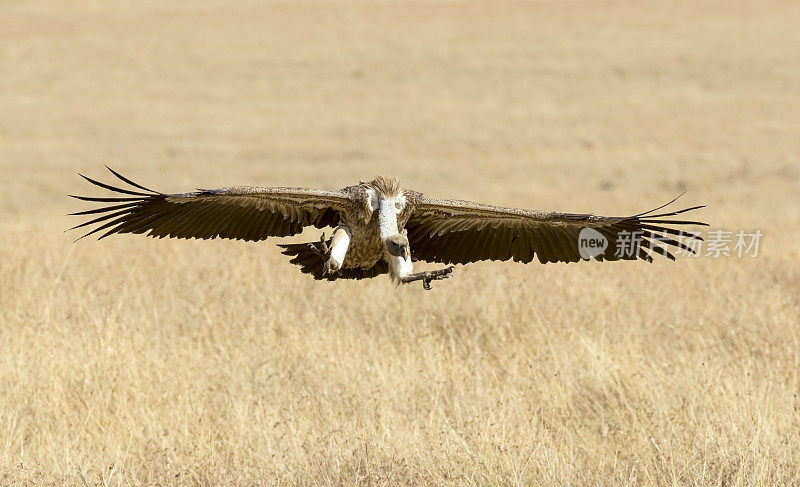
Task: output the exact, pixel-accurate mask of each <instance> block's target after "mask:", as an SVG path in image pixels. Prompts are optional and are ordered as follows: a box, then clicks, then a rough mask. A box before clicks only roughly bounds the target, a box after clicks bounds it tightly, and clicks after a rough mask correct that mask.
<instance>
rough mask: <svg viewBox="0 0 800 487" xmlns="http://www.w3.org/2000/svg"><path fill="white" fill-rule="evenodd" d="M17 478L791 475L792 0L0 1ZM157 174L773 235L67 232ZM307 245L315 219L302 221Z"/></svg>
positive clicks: (1, 401) (1, 452)
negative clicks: (427, 264)
mask: <svg viewBox="0 0 800 487" xmlns="http://www.w3.org/2000/svg"><path fill="white" fill-rule="evenodd" d="M0 24H2V25H1V26H0V171H2V174H3V179H2V181H3V183H2V192H0V235H2V236H0V255H2V257H0V272H1V273H2V281H1V282H0V320H1V323H0V484H14V483H29V484H32V485H48V484H52V485H62V484H78V485H85V484H89V485H92V484H109V485H153V484H162V485H163V484H186V485H193V484H203V485H219V484H257V483H260V484H264V485H273V484H287V485H291V484H301V485H309V484H314V485H320V484H321V485H337V484H347V485H354V484H362V483H364V484H375V485H395V484H435V485H464V484H481V485H485V484H490V485H506V484H519V485H536V484H557V485H617V484H619V485H626V484H634V485H686V484H695V485H774V484H797V483H798V482H800V446H799V445H800V396H798V394H799V393H800V299H799V298H798V296H800V265H799V264H798V262H800V250H799V246H798V237H800V235H798V228H800V135H799V134H800V49H799V48H798V46H800V29H798V28H797V26H798V25H800V4H798V3H797V2H796V1H788V0H787V1H774V2H758V3H756V2H731V1H724V2H723V1H719V2H709V1H703V2H698V1H678V2H649V1H645V2H627V1H609V2H606V1H574V2H556V1H542V2H509V3H506V2H491V3H489V2H485V3H484V2H425V1H423V2H397V3H395V2H375V3H372V2H222V1H220V2H216V3H213V2H180V3H178V2H176V3H175V4H174V5H172V6H169V5H164V3H163V2H155V1H152V2H129V3H128V4H127V5H126V4H118V3H113V2H99V1H97V2H81V3H80V4H75V3H73V2H54V1H53V2H51V1H42V2H39V1H36V2H11V1H6V2H0ZM103 164H110V165H112V166H113V167H115V168H117V169H119V170H120V171H123V172H124V173H126V174H128V175H129V176H131V177H132V178H134V179H135V180H137V181H139V182H141V183H143V184H145V185H149V186H154V187H155V188H156V189H159V190H162V191H167V192H180V191H186V190H191V189H193V188H194V187H198V186H199V187H220V186H225V185H230V184H253V185H263V186H271V185H296V186H313V187H323V188H338V187H342V186H345V185H349V184H353V183H355V182H357V181H358V180H360V179H368V178H371V177H372V176H374V175H377V174H393V175H395V176H397V177H399V178H400V179H401V181H402V182H403V183H404V184H405V185H406V186H407V187H410V188H414V189H417V190H420V191H423V192H426V193H428V194H430V195H433V196H438V197H459V198H463V199H471V200H476V201H483V202H494V203H498V204H504V205H508V206H519V207H528V208H540V209H554V210H565V211H590V212H594V213H598V214H611V215H619V214H630V213H634V212H638V211H642V210H645V209H649V208H651V207H653V206H656V205H658V204H660V203H663V202H665V201H668V200H669V199H670V198H672V197H673V196H675V195H676V194H678V193H680V192H681V191H683V190H684V189H688V190H689V191H688V193H687V194H686V195H685V196H684V197H683V199H682V200H681V204H684V205H690V204H700V203H705V204H708V205H709V206H708V208H706V209H704V210H701V212H700V213H699V214H698V217H701V218H702V219H704V220H706V221H708V222H710V223H712V225H713V228H714V229H727V230H733V231H736V230H739V229H744V230H747V231H751V230H755V229H759V230H761V231H762V232H763V235H764V236H763V238H762V240H761V242H760V252H759V255H758V256H757V257H756V258H749V257H744V258H737V257H727V258H717V259H715V258H706V257H701V258H696V259H695V258H685V259H682V260H680V261H679V262H676V263H672V262H668V261H662V262H657V263H654V264H651V265H648V264H646V263H642V262H625V263H612V264H600V263H581V264H570V265H552V264H551V265H547V266H541V265H530V266H527V267H526V266H522V265H518V264H513V263H496V262H495V263H492V262H483V263H479V264H475V265H471V266H468V267H458V268H457V269H456V271H455V275H454V278H453V279H450V280H448V281H443V282H440V283H434V289H433V290H432V291H430V292H424V291H423V290H422V288H421V286H417V285H414V286H405V287H400V288H395V287H394V286H393V285H392V284H391V283H390V282H389V280H388V279H386V278H381V279H374V280H371V281H362V282H344V283H340V284H330V283H318V282H314V281H312V280H311V279H310V278H308V276H304V275H300V274H299V273H298V272H297V270H296V268H294V267H293V266H290V265H289V264H287V259H286V257H285V256H282V255H280V253H279V251H278V249H277V248H276V247H275V246H274V245H273V242H266V243H260V244H247V243H241V242H228V241H208V242H197V241H160V240H152V239H146V238H143V237H141V236H116V237H113V238H109V239H106V240H103V241H101V242H97V241H90V240H83V241H81V242H79V243H77V244H73V243H72V241H73V238H74V237H76V236H77V235H65V234H63V233H62V231H63V230H64V229H65V228H67V227H69V226H71V225H73V224H76V223H77V221H76V220H74V219H72V218H69V217H66V216H64V215H65V214H66V213H69V212H71V211H77V210H80V209H86V208H87V206H86V205H82V204H81V203H80V202H77V201H74V200H70V199H68V198H66V197H65V196H64V195H65V194H67V193H84V194H85V193H87V192H89V193H91V194H100V192H95V191H92V190H89V188H88V187H87V185H86V184H85V183H83V182H82V181H81V180H80V179H79V178H78V177H77V176H76V172H78V171H80V172H84V173H86V174H87V175H89V176H96V177H104V178H105V175H104V171H105V169H103ZM309 237H311V238H317V234H316V233H315V234H308V235H305V238H309Z"/></svg>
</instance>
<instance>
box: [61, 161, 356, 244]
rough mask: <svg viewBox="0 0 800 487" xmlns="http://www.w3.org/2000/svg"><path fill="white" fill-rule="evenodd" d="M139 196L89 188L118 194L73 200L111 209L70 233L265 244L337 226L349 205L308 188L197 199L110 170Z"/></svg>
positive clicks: (217, 193)
mask: <svg viewBox="0 0 800 487" xmlns="http://www.w3.org/2000/svg"><path fill="white" fill-rule="evenodd" d="M109 171H111V172H112V174H114V175H115V176H116V177H117V178H119V179H120V180H122V181H123V182H125V183H127V184H129V185H131V186H133V187H134V188H136V190H132V189H125V188H120V187H116V186H112V185H109V184H105V183H101V182H99V181H95V180H93V179H90V178H87V177H86V176H82V177H83V178H84V179H86V180H87V181H89V182H90V183H92V184H94V185H96V186H100V187H101V188H105V189H107V190H110V191H114V192H115V193H117V196H114V197H88V196H74V195H70V196H72V197H73V198H77V199H79V200H84V201H92V202H100V203H111V204H110V205H106V206H102V207H100V208H95V209H91V210H86V211H79V212H76V213H72V215H81V216H83V215H99V216H97V217H95V218H92V219H90V220H88V221H86V222H84V223H82V224H80V225H76V226H75V227H73V228H71V229H70V230H73V229H75V228H82V227H87V226H91V225H96V227H95V228H94V229H93V230H91V231H89V232H88V233H86V234H85V235H83V236H82V237H80V238H83V237H86V236H89V235H92V234H95V233H99V232H103V233H101V234H100V237H99V238H104V237H107V236H109V235H111V234H114V233H147V235H149V236H151V237H159V238H163V237H175V238H203V239H208V238H216V237H220V238H230V239H239V240H251V241H255V240H264V239H266V238H267V237H285V236H289V235H295V234H298V233H300V232H302V231H303V227H306V226H309V225H313V226H315V227H317V228H324V227H326V226H336V225H338V223H339V212H340V211H341V210H343V209H344V208H345V207H346V206H347V205H348V203H349V199H348V197H347V195H346V194H344V193H341V192H331V191H318V190H313V189H304V188H255V187H246V186H241V187H232V188H222V189H211V190H207V189H201V190H197V191H195V192H192V193H183V194H164V193H159V192H156V191H153V190H150V189H147V188H145V187H144V186H141V185H139V184H136V183H134V182H133V181H131V180H129V179H127V178H125V177H124V176H122V175H120V174H118V173H117V172H115V171H113V170H112V169H111V168H109Z"/></svg>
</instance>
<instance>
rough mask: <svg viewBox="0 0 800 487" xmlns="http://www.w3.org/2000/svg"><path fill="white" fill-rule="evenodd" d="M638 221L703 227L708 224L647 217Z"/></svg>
mask: <svg viewBox="0 0 800 487" xmlns="http://www.w3.org/2000/svg"><path fill="white" fill-rule="evenodd" d="M639 221H640V222H642V223H661V224H664V225H698V226H703V227H707V226H708V223H703V222H696V221H691V220H651V219H649V218H648V219H642V220H639Z"/></svg>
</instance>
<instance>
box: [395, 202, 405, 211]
mask: <svg viewBox="0 0 800 487" xmlns="http://www.w3.org/2000/svg"><path fill="white" fill-rule="evenodd" d="M394 207H395V208H397V209H398V210H402V209H403V205H402V203H400V202H399V201H395V202H394Z"/></svg>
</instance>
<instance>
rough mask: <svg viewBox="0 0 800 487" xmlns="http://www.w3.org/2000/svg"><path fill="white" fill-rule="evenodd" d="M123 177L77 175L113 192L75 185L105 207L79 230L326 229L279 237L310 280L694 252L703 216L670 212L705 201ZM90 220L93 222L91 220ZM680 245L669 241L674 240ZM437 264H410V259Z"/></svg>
mask: <svg viewBox="0 0 800 487" xmlns="http://www.w3.org/2000/svg"><path fill="white" fill-rule="evenodd" d="M106 167H107V169H108V170H109V171H111V174H112V175H113V176H115V177H116V178H117V179H119V181H121V182H122V183H124V184H125V185H127V186H124V185H123V184H119V183H117V184H116V185H111V184H107V183H103V182H100V181H97V180H94V179H91V178H88V177H86V176H83V175H80V176H81V177H83V178H84V179H85V180H86V181H88V182H89V183H91V184H93V185H96V186H99V187H101V188H103V189H105V190H108V191H112V192H113V193H114V194H113V195H110V196H102V197H96V196H76V195H69V196H71V197H73V198H77V199H79V200H83V201H89V202H93V203H101V204H102V206H100V207H97V208H93V209H89V210H84V211H79V212H76V213H71V214H70V215H77V216H81V217H84V218H89V220H88V221H84V222H83V223H80V224H79V225H76V226H74V227H72V228H70V230H74V229H77V228H82V227H89V230H90V231H89V232H88V233H86V234H84V235H83V236H81V237H80V238H79V239H78V240H80V239H81V238H84V237H87V236H89V235H93V234H98V236H99V239H102V238H105V237H107V236H109V235H112V234H115V233H140V234H147V235H149V236H151V237H158V238H163V237H173V238H200V239H211V238H217V237H219V238H226V239H238V240H247V241H260V240H265V239H267V238H268V237H288V236H291V235H296V234H298V233H300V232H302V231H303V229H304V228H305V227H308V226H313V227H316V228H319V229H324V228H331V229H333V230H332V233H331V236H330V238H326V237H325V233H322V236H321V238H320V239H319V240H318V241H313V242H306V243H287V244H282V245H280V247H282V248H283V254H285V255H287V256H290V257H291V260H290V262H291V263H292V264H296V265H297V266H299V267H300V271H301V272H303V273H306V274H310V275H312V276H313V277H314V279H319V280H322V279H325V280H328V281H334V280H337V279H365V278H371V277H376V276H378V275H381V274H388V275H389V277H390V278H391V279H392V280H393V281H394V282H395V283H397V284H405V283H411V282H415V281H422V285H423V287H424V288H425V289H430V287H431V286H430V284H431V282H432V281H434V280H440V279H447V278H448V277H450V275H451V274H452V272H453V264H468V263H470V262H476V261H481V260H499V261H508V260H513V261H515V262H523V263H526V264H527V263H530V262H532V261H533V259H534V258H535V259H537V260H538V261H539V262H540V263H542V264H547V263H550V262H566V263H569V262H579V261H588V260H597V261H603V262H605V261H617V260H637V259H640V260H644V261H647V262H652V260H653V256H655V255H661V256H664V257H666V258H669V259H671V260H675V255H673V252H675V253H678V252H677V251H681V252H684V253H694V252H695V250H694V248H693V247H692V242H691V241H692V240H702V238H701V236H700V235H699V234H698V233H693V232H688V231H684V230H682V228H683V227H684V226H687V225H707V224H706V223H703V222H699V221H691V220H685V219H683V218H684V217H679V218H677V219H676V218H673V217H675V216H677V215H680V214H683V213H686V212H689V211H692V210H696V209H698V208H702V207H703V206H693V207H690V208H685V209H681V210H676V211H666V210H665V211H664V212H662V213H658V211H659V210H661V209H663V208H665V207H666V206H668V205H670V204H672V203H673V202H674V201H675V200H677V198H675V199H673V200H672V201H670V202H669V203H667V204H666V205H662V206H660V207H658V208H655V209H653V210H650V211H647V212H644V213H639V214H636V215H632V216H621V217H617V216H614V217H608V216H596V215H593V214H590V213H561V212H556V211H539V210H525V209H516V208H506V207H502V206H494V205H487V204H481V203H473V202H470V201H463V200H453V199H436V198H429V197H427V196H425V195H424V194H422V193H420V192H417V191H414V190H410V189H405V188H403V187H402V186H400V184H399V182H398V181H397V179H395V178H391V177H376V178H375V179H373V180H372V181H369V182H363V181H362V182H360V183H358V184H356V185H354V186H347V187H345V188H342V189H340V190H338V191H324V190H318V189H307V188H293V187H273V188H262V187H253V186H233V187H227V188H220V189H198V190H196V191H192V192H189V193H174V194H170V193H160V192H158V191H153V190H151V189H148V188H146V187H144V186H142V185H140V184H137V183H135V182H133V181H131V180H130V179H128V178H126V177H125V176H123V175H121V174H119V173H118V172H116V171H114V170H113V169H111V168H109V167H108V166H106ZM92 225H94V227H92ZM676 249H677V251H676ZM418 260H421V261H425V262H433V263H440V264H446V265H447V266H446V267H443V268H441V269H437V270H429V271H423V272H414V266H413V262H414V261H418Z"/></svg>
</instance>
